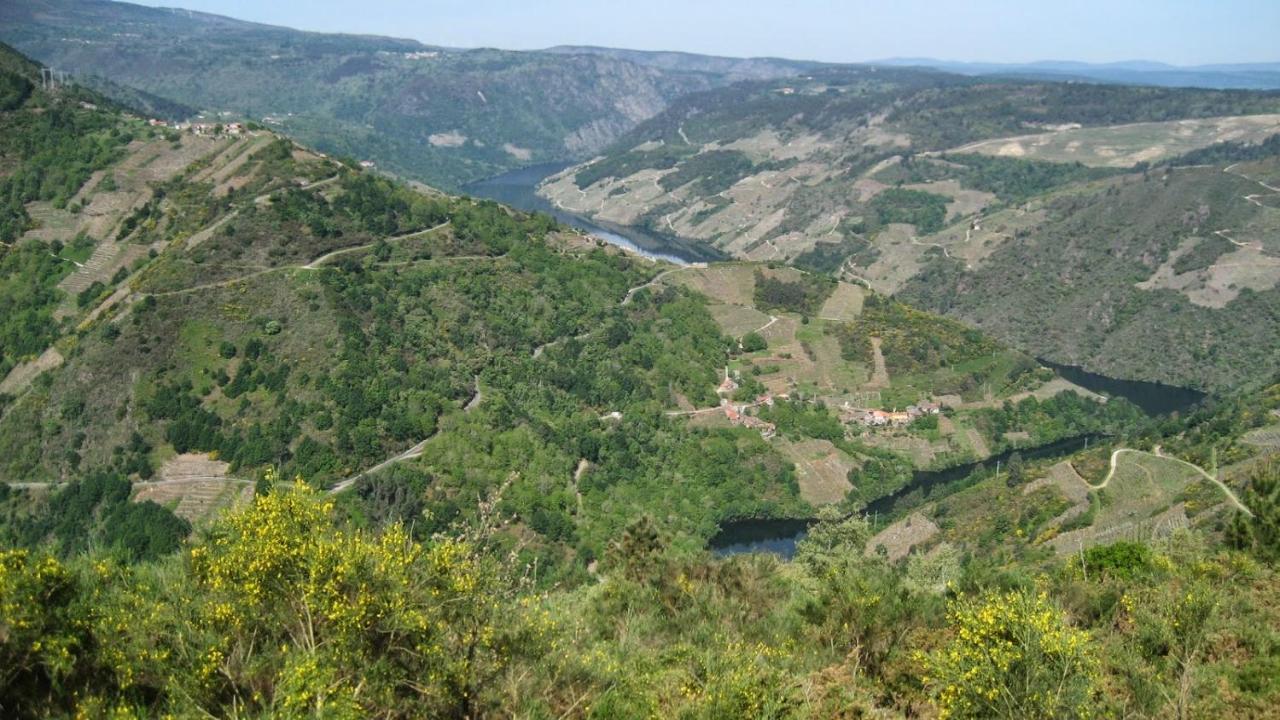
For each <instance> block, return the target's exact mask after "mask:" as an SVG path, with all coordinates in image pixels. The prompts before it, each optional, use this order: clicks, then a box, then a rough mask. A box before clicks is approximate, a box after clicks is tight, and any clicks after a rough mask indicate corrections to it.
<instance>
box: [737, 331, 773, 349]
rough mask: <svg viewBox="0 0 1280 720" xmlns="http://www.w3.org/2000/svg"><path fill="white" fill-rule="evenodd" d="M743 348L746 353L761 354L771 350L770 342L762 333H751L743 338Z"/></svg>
mask: <svg viewBox="0 0 1280 720" xmlns="http://www.w3.org/2000/svg"><path fill="white" fill-rule="evenodd" d="M741 347H742V352H745V353H754V352H760V351H761V350H767V349H768V348H769V342H768V341H767V340H765V339H764V336H763V335H761V334H760V333H758V332H749V333H747V334H746V335H743V336H742V341H741Z"/></svg>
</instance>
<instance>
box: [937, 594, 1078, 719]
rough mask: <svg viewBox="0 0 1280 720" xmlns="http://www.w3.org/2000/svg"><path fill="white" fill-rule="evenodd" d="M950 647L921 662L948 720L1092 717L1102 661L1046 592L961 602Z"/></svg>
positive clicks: (951, 615) (956, 609)
mask: <svg viewBox="0 0 1280 720" xmlns="http://www.w3.org/2000/svg"><path fill="white" fill-rule="evenodd" d="M948 620H949V622H950V625H951V629H952V631H953V632H954V634H955V638H954V640H953V641H952V642H951V644H950V645H949V646H947V647H944V648H941V649H939V650H937V651H936V652H934V653H933V654H931V655H929V656H927V657H924V658H922V659H923V660H924V665H925V668H926V670H925V672H926V678H925V681H926V683H927V684H928V685H930V686H931V688H932V689H933V692H934V694H935V697H936V698H937V702H938V706H939V709H940V711H941V712H940V717H942V718H1018V719H1019V720H1024V719H1030V718H1075V717H1085V716H1087V715H1088V714H1089V709H1090V706H1091V705H1092V701H1093V696H1094V693H1095V692H1096V687H1097V682H1098V662H1097V659H1096V658H1095V657H1094V654H1093V648H1092V641H1091V640H1090V637H1089V634H1088V633H1087V632H1084V631H1082V630H1076V629H1075V628H1072V627H1071V626H1070V625H1069V624H1068V623H1067V619H1066V617H1065V616H1064V615H1063V613H1062V611H1061V610H1060V609H1058V608H1057V607H1056V606H1055V605H1054V604H1053V603H1051V602H1050V601H1049V598H1048V595H1047V594H1046V593H1044V592H1040V593H1031V592H1028V591H1016V592H1009V593H1003V594H1000V593H988V594H985V595H983V596H981V597H978V598H972V597H970V598H962V599H959V600H957V601H956V602H955V603H954V604H953V606H952V608H951V610H950V612H949V613H948Z"/></svg>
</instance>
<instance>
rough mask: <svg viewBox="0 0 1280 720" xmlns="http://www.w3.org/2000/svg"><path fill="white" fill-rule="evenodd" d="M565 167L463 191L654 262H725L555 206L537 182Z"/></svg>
mask: <svg viewBox="0 0 1280 720" xmlns="http://www.w3.org/2000/svg"><path fill="white" fill-rule="evenodd" d="M566 167H568V165H567V164H566V163H544V164H541V165H530V166H529V167H523V168H519V169H518V170H512V171H511V172H506V173H503V174H501V175H498V176H496V177H491V178H488V179H487V180H479V181H477V182H473V183H471V184H470V185H467V186H465V187H464V188H463V190H464V191H465V192H467V193H468V194H470V195H472V196H474V197H481V198H488V199H490V200H497V201H498V202H500V203H502V204H504V205H510V206H511V207H513V208H516V209H518V210H524V211H526V212H541V213H546V214H547V215H550V216H552V217H554V218H555V219H556V220H559V221H560V222H562V223H564V224H565V225H569V226H571V227H575V228H578V229H579V230H582V231H583V232H586V233H589V234H591V235H594V236H595V237H598V238H600V239H601V240H604V241H605V242H607V243H609V244H610V245H616V246H618V247H621V248H624V249H626V250H630V251H631V252H634V253H637V254H639V255H643V256H645V257H647V258H651V259H654V260H664V261H666V262H670V263H675V264H677V265H688V264H689V263H692V262H706V261H712V260H724V259H726V256H725V255H724V254H723V253H721V252H720V251H718V250H716V249H714V248H712V247H710V246H706V245H702V244H698V243H692V242H687V241H684V240H680V239H679V238H674V237H670V236H666V235H659V234H657V233H651V232H646V231H643V230H639V229H637V228H633V227H627V226H623V225H615V224H613V223H610V222H605V221H603V220H588V219H587V218H585V217H582V216H581V215H576V214H574V213H571V212H568V211H565V210H561V209H560V208H558V207H556V206H554V205H552V204H551V203H550V202H549V201H548V200H547V199H546V198H544V197H542V196H540V195H538V193H537V189H538V183H540V182H542V181H543V180H544V179H546V178H548V177H550V176H552V175H555V174H556V173H558V172H560V171H561V170H563V169H565V168H566Z"/></svg>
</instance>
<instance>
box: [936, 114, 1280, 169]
mask: <svg viewBox="0 0 1280 720" xmlns="http://www.w3.org/2000/svg"><path fill="white" fill-rule="evenodd" d="M1276 132H1280V115H1245V116H1239V117H1219V118H1205V119H1200V120H1172V121H1169V122H1147V123H1133V124H1129V125H1113V126H1109V127H1091V128H1082V127H1075V128H1069V129H1063V130H1055V131H1051V132H1045V133H1039V134H1035V135H1021V136H1017V137H1007V138H996V139H994V140H984V141H982V142H976V143H971V144H969V145H965V146H963V147H959V148H956V149H954V150H949V151H948V152H951V153H978V154H982V155H999V156H1005V157H1017V158H1029V159H1035V160H1049V161H1053V162H1080V163H1083V164H1085V165H1092V166H1095V167H1129V166H1131V165H1134V164H1135V163H1139V162H1155V161H1158V160H1163V159H1165V158H1168V157H1173V156H1175V155H1180V154H1182V153H1185V152H1188V151H1190V150H1195V149H1196V148H1201V147H1205V146H1207V145H1212V144H1213V143H1217V142H1224V141H1235V142H1256V141H1259V140H1263V139H1265V138H1266V137H1268V136H1269V135H1272V134H1275V133H1276Z"/></svg>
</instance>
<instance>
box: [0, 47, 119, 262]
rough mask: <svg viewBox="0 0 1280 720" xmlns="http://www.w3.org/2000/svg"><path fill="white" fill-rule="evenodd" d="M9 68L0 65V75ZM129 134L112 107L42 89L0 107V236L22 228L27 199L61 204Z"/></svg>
mask: <svg viewBox="0 0 1280 720" xmlns="http://www.w3.org/2000/svg"><path fill="white" fill-rule="evenodd" d="M8 74H9V73H8V72H7V71H4V70H0V77H4V76H6V75H8ZM19 80H21V79H19ZM9 82H11V83H12V82H18V81H15V80H10V81H9ZM38 101H45V102H39V103H38ZM37 104H40V107H36V105H37ZM132 139H133V136H132V134H131V132H130V131H129V130H128V129H127V128H125V127H123V123H122V122H121V120H120V118H119V117H118V116H117V115H115V114H114V113H109V112H99V111H92V110H85V109H82V108H80V107H78V106H76V105H74V104H72V103H70V102H56V101H51V100H50V99H49V98H47V97H46V96H45V95H44V94H43V93H39V94H37V95H31V96H29V97H26V98H25V100H24V101H22V102H21V103H19V104H18V105H16V106H13V107H11V108H9V109H6V110H0V158H3V159H4V161H5V165H6V167H5V170H4V172H3V176H0V242H5V243H10V242H13V240H14V239H15V238H17V237H18V236H20V235H21V234H22V233H23V232H24V231H26V229H27V227H28V224H29V222H30V217H29V216H28V215H27V211H26V208H25V205H26V203H29V202H33V201H36V200H48V201H52V202H53V204H54V205H55V206H56V207H59V208H61V207H64V206H65V205H66V203H67V201H68V200H70V199H71V197H72V196H73V195H75V194H76V192H78V191H79V190H80V187H81V186H82V185H84V183H85V181H86V180H88V179H89V176H90V175H91V174H92V173H93V172H94V171H95V170H100V169H102V168H104V167H106V166H107V165H109V164H110V163H112V162H113V161H115V160H116V159H118V158H119V157H120V153H121V148H122V147H123V146H124V145H126V144H128V143H129V141H130V140H132Z"/></svg>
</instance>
